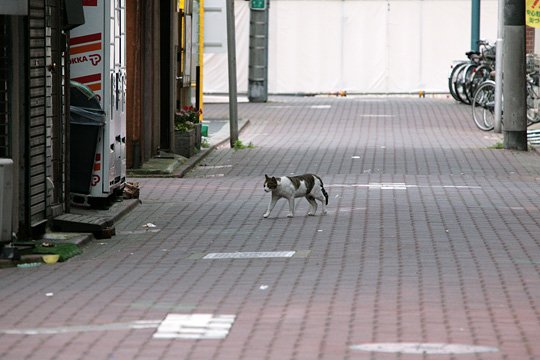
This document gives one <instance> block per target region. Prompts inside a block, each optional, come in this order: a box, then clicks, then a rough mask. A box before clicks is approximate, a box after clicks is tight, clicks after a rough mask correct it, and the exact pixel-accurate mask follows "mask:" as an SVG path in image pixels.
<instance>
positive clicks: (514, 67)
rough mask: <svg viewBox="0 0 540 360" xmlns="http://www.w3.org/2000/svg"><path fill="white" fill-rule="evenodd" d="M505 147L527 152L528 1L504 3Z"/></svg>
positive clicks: (506, 1) (514, 0) (513, 0)
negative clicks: (526, 10) (526, 56)
mask: <svg viewBox="0 0 540 360" xmlns="http://www.w3.org/2000/svg"><path fill="white" fill-rule="evenodd" d="M504 54H505V55H504V63H503V70H504V71H503V73H504V81H503V94H504V96H503V109H504V120H503V121H504V131H503V132H504V148H505V149H510V150H521V151H527V150H528V149H527V103H526V101H527V89H526V82H525V81H526V78H525V77H526V65H525V1H523V0H505V3H504Z"/></svg>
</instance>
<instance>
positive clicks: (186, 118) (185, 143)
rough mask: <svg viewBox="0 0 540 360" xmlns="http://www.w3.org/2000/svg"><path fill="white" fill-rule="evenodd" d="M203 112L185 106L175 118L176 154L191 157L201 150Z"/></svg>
mask: <svg viewBox="0 0 540 360" xmlns="http://www.w3.org/2000/svg"><path fill="white" fill-rule="evenodd" d="M200 115H201V110H198V109H195V108H194V107H193V106H184V107H183V108H182V109H181V110H180V111H179V112H177V113H176V114H175V117H174V130H175V131H174V140H175V141H174V144H175V151H174V152H175V153H176V154H179V155H182V156H184V157H188V158H189V157H191V156H193V155H194V154H195V153H196V152H197V151H199V150H200V149H201V123H200V122H199V116H200Z"/></svg>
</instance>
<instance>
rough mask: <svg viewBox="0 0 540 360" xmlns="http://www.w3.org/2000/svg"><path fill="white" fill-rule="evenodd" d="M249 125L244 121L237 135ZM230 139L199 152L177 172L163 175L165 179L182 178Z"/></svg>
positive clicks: (247, 121) (228, 137) (248, 122)
mask: <svg viewBox="0 0 540 360" xmlns="http://www.w3.org/2000/svg"><path fill="white" fill-rule="evenodd" d="M249 124H250V121H249V119H247V120H246V121H244V123H243V124H242V125H241V126H240V128H239V129H238V133H241V132H242V131H244V129H245V128H246V127H248V125H249ZM230 139H231V137H230V135H229V136H227V137H226V138H223V139H221V140H219V141H218V142H217V143H215V144H212V145H210V147H208V148H207V149H205V150H204V151H201V152H199V153H198V154H196V155H195V156H193V157H191V158H190V159H189V160H188V161H186V162H185V163H184V165H183V166H180V169H179V170H177V171H175V172H174V173H173V174H171V175H169V176H167V175H165V177H176V178H182V177H184V176H185V175H186V174H187V173H188V172H190V171H191V170H192V169H193V168H194V167H195V166H197V165H198V164H199V163H200V162H201V161H202V160H204V159H205V158H206V157H207V156H208V155H209V154H210V153H211V152H212V151H214V150H215V149H216V148H217V147H219V146H221V145H223V144H225V143H226V142H227V141H229V140H230Z"/></svg>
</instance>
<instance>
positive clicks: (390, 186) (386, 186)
mask: <svg viewBox="0 0 540 360" xmlns="http://www.w3.org/2000/svg"><path fill="white" fill-rule="evenodd" d="M325 187H342V188H354V187H365V188H368V189H380V190H407V189H410V188H413V189H415V188H418V189H420V188H426V189H427V188H432V189H437V188H439V189H481V188H482V187H481V186H468V185H407V184H405V183H369V184H330V185H325Z"/></svg>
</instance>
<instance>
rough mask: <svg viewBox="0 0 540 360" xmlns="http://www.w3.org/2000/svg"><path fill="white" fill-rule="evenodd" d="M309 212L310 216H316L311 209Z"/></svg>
mask: <svg viewBox="0 0 540 360" xmlns="http://www.w3.org/2000/svg"><path fill="white" fill-rule="evenodd" d="M307 214H308V216H315V213H313V212H311V211H310V212H308V213H307Z"/></svg>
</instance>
